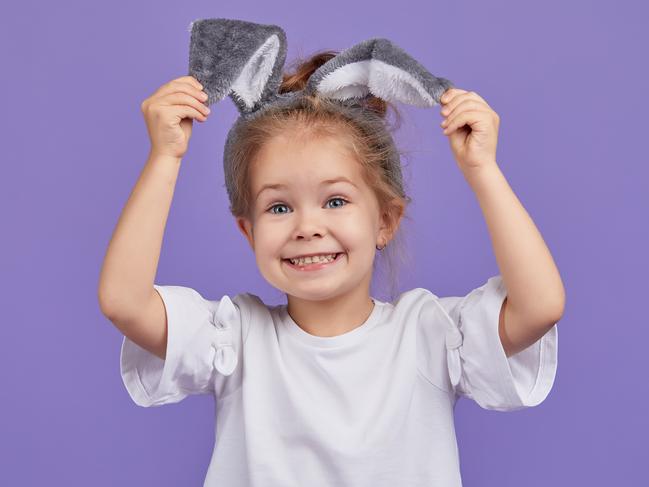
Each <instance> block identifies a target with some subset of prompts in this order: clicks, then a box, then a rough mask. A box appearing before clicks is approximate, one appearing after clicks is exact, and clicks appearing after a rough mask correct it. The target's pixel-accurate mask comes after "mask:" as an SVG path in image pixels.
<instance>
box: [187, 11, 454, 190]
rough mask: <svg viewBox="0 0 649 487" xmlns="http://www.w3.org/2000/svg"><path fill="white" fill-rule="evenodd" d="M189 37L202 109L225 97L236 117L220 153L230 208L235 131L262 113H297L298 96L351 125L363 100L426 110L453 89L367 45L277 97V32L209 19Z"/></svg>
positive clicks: (385, 47) (405, 59)
mask: <svg viewBox="0 0 649 487" xmlns="http://www.w3.org/2000/svg"><path fill="white" fill-rule="evenodd" d="M189 30H190V32H191V38H190V46H189V73H188V74H189V75H191V76H193V77H194V78H196V79H197V80H198V81H199V82H200V83H201V84H202V85H203V89H204V91H205V92H206V93H207V95H208V99H207V101H206V105H208V106H209V105H212V104H214V103H216V102H218V101H220V100H222V99H223V98H225V97H226V96H230V98H231V99H232V101H233V102H234V104H235V105H236V107H237V109H238V111H239V114H240V116H239V118H238V119H237V121H236V122H235V123H234V125H233V126H232V128H231V129H230V131H229V132H228V135H227V139H226V143H225V149H224V153H223V169H224V173H225V183H226V188H227V191H228V196H229V197H230V202H232V200H233V195H234V191H235V189H234V175H233V173H232V149H231V148H232V146H233V144H234V143H235V141H236V140H237V138H238V133H239V130H240V129H241V128H242V126H243V125H245V124H246V123H247V122H248V121H250V120H252V119H254V118H256V117H257V116H259V115H261V114H262V113H264V112H265V111H266V110H268V109H271V108H280V107H284V108H290V107H297V106H299V104H300V100H301V99H303V97H304V96H305V95H306V96H312V95H317V96H319V97H321V98H327V99H330V100H336V101H337V102H339V103H338V105H340V107H341V109H343V108H345V107H346V108H347V110H346V113H348V114H349V115H350V116H352V117H353V114H354V110H355V109H358V102H359V101H360V100H362V99H365V98H367V97H369V96H371V95H373V96H375V97H378V98H381V99H383V100H385V101H388V102H393V103H394V102H400V103H404V104H407V105H413V106H417V107H432V106H435V105H438V104H439V99H440V97H441V96H442V95H443V94H444V92H445V91H446V90H447V89H448V88H451V87H453V83H452V82H451V81H449V80H447V79H445V78H439V77H436V76H433V75H432V74H431V73H430V72H429V71H428V70H427V69H426V68H425V67H424V66H422V65H421V64H420V63H419V62H417V61H416V60H415V59H413V58H412V57H411V56H410V55H408V54H407V53H406V52H405V51H404V50H403V49H401V48H400V47H398V46H396V45H395V44H394V43H393V42H391V41H390V40H388V39H383V38H372V39H367V40H365V41H362V42H360V43H358V44H356V45H354V46H352V47H350V48H348V49H345V50H344V51H342V52H340V53H339V54H337V55H336V56H335V57H333V58H331V59H330V60H328V61H327V62H325V63H324V64H322V65H321V66H319V67H318V68H317V69H316V70H315V71H314V72H313V73H312V74H311V76H310V77H309V79H308V81H307V84H306V86H305V88H304V89H303V90H299V91H293V92H289V93H279V88H280V86H281V84H282V76H283V73H282V71H283V68H284V63H285V61H286V34H285V32H284V31H283V30H282V29H281V28H280V27H278V26H276V25H264V24H256V23H253V22H247V21H244V20H237V19H223V18H214V19H199V20H195V21H193V22H192V23H191V24H190V25H189ZM355 107H356V108H355ZM388 138H389V139H390V140H389V145H390V146H391V147H390V148H391V153H392V154H393V157H390V158H388V159H389V161H388V162H387V167H385V170H386V173H387V174H388V176H389V177H391V178H392V179H393V180H395V181H396V182H397V185H398V187H399V188H400V189H401V193H402V194H403V187H402V181H401V161H400V158H399V155H398V153H397V151H396V148H395V147H394V143H393V142H392V138H391V137H389V136H388Z"/></svg>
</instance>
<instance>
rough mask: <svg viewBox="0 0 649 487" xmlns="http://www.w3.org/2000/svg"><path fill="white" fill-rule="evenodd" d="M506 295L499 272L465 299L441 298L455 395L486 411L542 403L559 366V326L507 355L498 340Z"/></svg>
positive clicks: (448, 362) (449, 370) (451, 381)
mask: <svg viewBox="0 0 649 487" xmlns="http://www.w3.org/2000/svg"><path fill="white" fill-rule="evenodd" d="M506 296H507V290H506V288H505V284H504V281H503V279H502V277H501V276H500V275H497V276H493V277H491V278H489V279H488V280H487V282H486V283H485V284H483V285H482V286H480V287H478V288H477V289H474V290H472V291H471V292H470V293H469V294H468V295H466V296H464V297H442V298H438V299H439V301H438V302H439V303H440V304H441V305H442V307H443V308H444V310H445V311H446V314H447V316H448V317H449V318H450V322H449V323H448V324H449V325H450V328H449V329H448V330H447V333H446V349H447V350H446V352H447V365H448V372H449V376H450V383H451V384H452V387H453V389H454V390H455V392H456V394H458V395H461V396H466V397H468V398H470V399H473V400H474V401H475V402H476V403H478V405H480V406H481V407H482V408H484V409H493V410H497V411H513V410H517V409H523V408H527V407H531V406H536V405H538V404H540V403H541V402H542V401H543V400H545V398H546V397H547V396H548V394H549V392H550V390H551V388H552V385H553V383H554V378H555V374H556V370H557V350H558V330H557V324H556V323H555V324H554V326H553V327H552V328H551V329H550V330H549V331H548V332H547V333H546V334H545V335H543V336H542V337H541V338H540V339H539V340H537V341H536V342H535V343H533V344H532V345H530V346H529V347H528V348H526V349H524V350H521V351H520V352H518V353H516V354H514V355H511V356H510V357H507V355H506V354H505V350H504V348H503V346H502V342H501V341H500V335H499V332H498V322H499V317H500V309H501V306H502V304H503V301H504V300H505V297H506Z"/></svg>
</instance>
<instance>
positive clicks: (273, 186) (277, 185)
mask: <svg viewBox="0 0 649 487" xmlns="http://www.w3.org/2000/svg"><path fill="white" fill-rule="evenodd" d="M340 182H343V183H349V184H351V185H352V186H354V187H355V188H357V189H358V186H357V185H356V184H354V183H353V182H352V181H351V180H349V179H347V178H346V177H345V176H338V177H336V178H332V179H325V180H324V181H321V182H320V186H324V185H330V184H334V183H340ZM287 187H288V185H286V184H281V183H275V184H264V185H263V186H262V187H261V189H260V190H259V191H258V192H257V196H255V201H256V200H257V199H259V195H260V194H261V193H262V192H264V191H265V190H267V189H282V188H287Z"/></svg>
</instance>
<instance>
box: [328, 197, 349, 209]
mask: <svg viewBox="0 0 649 487" xmlns="http://www.w3.org/2000/svg"><path fill="white" fill-rule="evenodd" d="M335 200H340V201H344V202H345V204H343V205H338V206H334V208H341V207H343V206H345V205H346V204H347V203H348V201H347V200H346V199H345V198H341V197H339V196H338V197H335V198H331V199H330V200H329V201H335ZM329 201H327V203H329Z"/></svg>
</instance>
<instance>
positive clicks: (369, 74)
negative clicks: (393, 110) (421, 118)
mask: <svg viewBox="0 0 649 487" xmlns="http://www.w3.org/2000/svg"><path fill="white" fill-rule="evenodd" d="M316 91H318V92H319V93H321V94H323V95H324V96H326V97H328V98H335V99H338V100H345V99H347V98H351V97H363V96H365V95H367V94H368V92H371V93H372V94H373V95H374V96H378V97H379V98H382V99H384V100H387V101H390V102H395V101H398V102H401V103H406V104H408V105H415V106H419V107H431V106H434V105H435V104H436V103H435V100H433V97H432V96H430V94H429V93H428V92H427V91H426V90H425V89H424V87H423V85H422V84H421V83H420V82H419V81H418V80H417V79H415V77H414V76H412V75H411V74H410V73H408V72H407V71H404V70H403V69H401V68H397V67H395V66H392V65H391V64H388V63H385V62H383V61H380V60H378V59H367V60H365V61H358V62H355V63H350V64H345V65H344V66H341V67H340V68H338V69H336V70H335V71H333V72H331V73H329V74H328V75H327V76H325V77H324V78H323V79H322V81H320V83H319V84H318V86H317V88H316Z"/></svg>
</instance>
